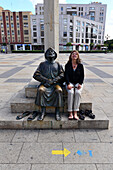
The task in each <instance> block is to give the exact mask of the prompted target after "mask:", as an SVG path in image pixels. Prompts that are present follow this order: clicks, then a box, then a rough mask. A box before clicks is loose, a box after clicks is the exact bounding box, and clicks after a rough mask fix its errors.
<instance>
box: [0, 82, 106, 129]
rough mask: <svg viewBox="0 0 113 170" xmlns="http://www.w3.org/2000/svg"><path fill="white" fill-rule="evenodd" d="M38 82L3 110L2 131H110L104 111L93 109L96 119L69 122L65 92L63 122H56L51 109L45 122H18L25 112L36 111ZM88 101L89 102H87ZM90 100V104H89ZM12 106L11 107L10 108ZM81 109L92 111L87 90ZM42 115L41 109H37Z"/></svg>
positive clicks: (86, 118) (33, 83) (83, 96)
mask: <svg viewBox="0 0 113 170" xmlns="http://www.w3.org/2000/svg"><path fill="white" fill-rule="evenodd" d="M37 86H38V84H37V82H36V81H31V83H30V84H28V86H27V87H25V88H24V89H23V90H22V91H20V92H18V94H16V95H15V96H14V97H13V98H12V99H11V100H10V101H9V104H8V105H7V108H5V109H2V110H1V111H0V112H1V115H2V116H1V117H0V128H2V129H108V128H109V119H108V118H107V116H106V115H105V113H104V112H102V110H95V109H93V113H94V114H95V116H96V118H95V119H90V118H89V117H85V120H78V121H77V120H68V113H67V103H66V102H67V99H66V98H67V95H66V90H64V93H63V98H64V108H61V110H60V112H61V116H62V119H61V121H56V120H55V110H54V109H55V108H53V107H49V108H47V109H46V112H47V113H46V116H45V118H44V120H43V121H37V117H36V118H35V120H33V121H27V118H28V116H27V117H25V118H23V119H21V120H16V117H17V115H19V114H20V113H21V114H22V113H23V112H24V111H27V110H29V111H33V110H35V108H36V106H35V104H34V103H35V96H36V92H37ZM86 99H87V100H86ZM88 100H89V102H88ZM10 105H11V107H10ZM80 109H83V110H85V109H92V103H91V96H90V95H89V94H88V92H87V90H85V88H84V90H83V93H82V100H81V105H80ZM37 110H38V112H39V113H40V107H37Z"/></svg>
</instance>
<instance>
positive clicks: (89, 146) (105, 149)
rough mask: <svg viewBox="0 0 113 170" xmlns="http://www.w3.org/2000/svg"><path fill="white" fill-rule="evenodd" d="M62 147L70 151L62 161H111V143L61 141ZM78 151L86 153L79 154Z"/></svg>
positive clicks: (112, 161) (112, 158) (112, 159)
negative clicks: (90, 152)
mask: <svg viewBox="0 0 113 170" xmlns="http://www.w3.org/2000/svg"><path fill="white" fill-rule="evenodd" d="M63 147H64V148H66V149H67V150H69V151H70V152H71V153H70V154H69V155H68V156H67V157H64V163H70V164H71V163H74V164H76V163H79V164H82V163H84V162H85V163H90V164H93V163H96V164H97V163H99V164H103V163H113V143H63ZM80 151H81V152H83V153H84V152H86V153H84V154H82V155H80ZM89 151H92V156H91V155H90V154H89Z"/></svg>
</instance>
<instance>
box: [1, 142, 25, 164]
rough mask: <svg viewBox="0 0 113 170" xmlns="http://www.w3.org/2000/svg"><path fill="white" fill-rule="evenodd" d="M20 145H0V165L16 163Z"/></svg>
mask: <svg viewBox="0 0 113 170" xmlns="http://www.w3.org/2000/svg"><path fill="white" fill-rule="evenodd" d="M21 148H22V143H0V163H2V164H3V163H4V164H5V163H16V162H17V160H18V156H19V154H20V150H21Z"/></svg>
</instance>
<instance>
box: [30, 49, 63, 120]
mask: <svg viewBox="0 0 113 170" xmlns="http://www.w3.org/2000/svg"><path fill="white" fill-rule="evenodd" d="M56 58H57V53H56V52H55V50H54V49H53V48H48V49H47V51H46V52H45V59H46V61H44V62H41V63H40V64H39V66H38V68H37V70H36V71H35V73H34V75H33V78H34V79H35V80H37V81H40V82H41V83H40V85H39V87H38V90H37V96H36V100H35V104H36V105H38V106H41V114H40V116H39V117H38V120H39V121H41V120H43V119H44V116H45V112H46V107H47V106H54V107H55V118H56V120H58V121H59V120H61V115H60V110H59V108H60V107H62V105H63V103H62V102H63V99H62V98H63V94H62V88H61V82H62V80H63V78H64V70H63V67H62V65H60V64H59V63H58V62H55V59H56Z"/></svg>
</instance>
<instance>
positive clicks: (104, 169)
mask: <svg viewBox="0 0 113 170" xmlns="http://www.w3.org/2000/svg"><path fill="white" fill-rule="evenodd" d="M96 166H97V168H98V170H113V164H104V163H103V164H96Z"/></svg>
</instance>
